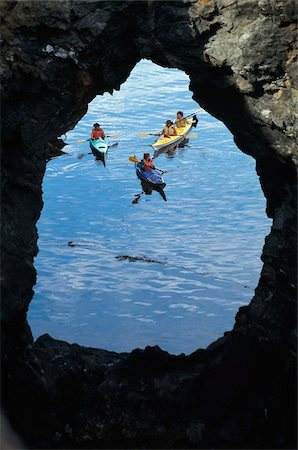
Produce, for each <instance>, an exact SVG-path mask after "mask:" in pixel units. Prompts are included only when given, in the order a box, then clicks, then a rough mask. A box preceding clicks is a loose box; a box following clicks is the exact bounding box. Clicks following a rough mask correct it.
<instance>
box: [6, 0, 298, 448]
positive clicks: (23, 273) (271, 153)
mask: <svg viewBox="0 0 298 450" xmlns="http://www.w3.org/2000/svg"><path fill="white" fill-rule="evenodd" d="M296 13H297V8H296V5H295V2H294V1H291V0H287V1H285V0H284V1H282V0H279V1H277V0H276V1H274V2H272V1H269V0H268V1H267V0H259V1H253V0H198V1H171V2H167V1H164V2H157V1H149V0H148V1H141V2H140V1H123V2H122V1H112V2H104V1H101V2H98V1H84V2H80V1H64V2H60V1H16V2H15V1H2V2H1V9H0V14H1V21H2V25H1V40H2V54H1V74H2V94H1V95H2V115H1V125H2V128H1V132H2V133H1V139H2V146H1V163H2V164H1V165H2V175H1V183H2V205H1V206H2V211H1V212H2V228H1V233H2V236H1V246H2V250H1V258H2V260H3V261H4V263H3V264H2V310H1V313H2V316H1V318H2V319H1V320H2V329H1V332H2V347H3V350H2V383H3V384H4V389H3V395H2V403H3V406H4V409H5V411H6V412H7V415H8V417H9V418H10V420H11V422H12V424H13V426H14V427H15V429H16V430H17V431H18V433H19V434H20V435H21V437H22V438H23V439H24V441H25V443H26V444H27V445H29V446H32V447H35V448H36V447H37V448H107V447H110V448H117V447H118V448H119V447H124V448H127V447H130V448H131V447H138V448H294V447H295V446H296V442H295V440H296V421H295V418H296V395H295V393H294V392H295V389H296V317H297V315H296V277H297V259H296V258H297V252H296V246H297V236H296V225H297V222H296V205H297V203H296V201H297V195H296V181H297V178H296V164H297V141H296V133H297V109H296V105H297V103H296V102H297V48H296V40H297V18H296ZM94 55H96V58H94ZM142 58H148V59H151V60H152V61H153V62H155V63H157V64H159V65H161V66H164V67H175V68H179V69H181V70H184V71H185V72H186V73H187V74H188V75H189V77H190V89H191V90H192V91H193V96H194V99H195V100H196V101H197V102H198V104H200V105H201V106H202V107H203V108H204V109H205V110H206V111H208V112H210V113H211V114H213V115H214V116H215V117H217V118H218V119H220V120H222V121H223V122H224V123H225V124H226V126H227V127H228V128H229V129H230V130H231V132H232V133H233V135H234V139H235V142H236V144H237V145H238V147H239V148H240V149H241V150H242V151H243V152H245V153H247V154H249V155H251V156H252V157H253V158H254V159H255V160H256V171H257V175H258V176H259V178H260V183H261V186H262V189H263V192H264V195H265V197H266V200H267V208H266V212H267V214H268V216H269V217H271V218H272V220H273V226H272V230H271V232H270V234H269V236H267V238H266V241H265V245H264V249H263V254H262V260H263V262H264V265H263V269H262V272H261V276H260V280H259V283H258V286H257V288H256V290H255V295H254V298H253V299H252V301H251V303H250V304H249V305H248V306H246V307H243V308H240V310H239V312H238V314H237V316H236V322H235V326H234V328H233V330H231V332H229V333H226V334H225V336H224V337H223V338H222V339H220V340H219V341H218V342H216V343H214V344H213V345H211V346H210V347H209V348H208V349H207V350H198V352H196V353H194V354H193V355H190V356H189V357H186V356H183V355H182V356H180V357H174V356H171V355H168V354H167V353H166V352H163V351H162V350H160V349H158V348H153V349H152V348H147V349H146V350H144V351H141V350H138V351H134V352H132V353H131V354H121V355H117V354H114V353H110V352H106V351H104V350H95V349H86V348H82V347H79V346H76V345H75V346H70V345H69V344H67V343H61V342H58V341H54V340H52V339H51V338H50V337H48V336H44V337H43V338H41V339H39V340H38V342H36V343H34V342H33V340H32V336H31V332H30V329H29V327H28V325H27V322H26V312H27V309H28V305H29V303H30V301H31V298H32V294H33V291H32V288H33V285H34V283H35V276H36V274H35V269H34V266H33V259H34V256H35V255H36V253H37V231H36V226H35V225H36V221H37V220H38V218H39V215H40V212H41V208H42V189H41V183H42V178H43V175H44V170H45V164H46V159H47V151H48V142H55V139H56V138H57V137H59V136H61V135H62V134H63V133H64V132H66V131H67V130H69V129H72V128H73V127H74V126H75V125H76V123H77V122H78V121H79V120H80V118H81V117H82V116H83V115H84V114H85V112H86V111H87V107H88V103H89V102H90V101H91V100H92V99H93V98H94V97H95V96H96V95H98V94H102V93H104V92H113V90H114V89H119V88H120V86H121V84H122V83H123V82H124V81H125V80H126V79H127V77H128V76H129V74H130V72H131V70H132V68H133V67H134V66H135V64H136V63H137V62H138V61H139V60H140V59H142ZM109 364H110V365H109Z"/></svg>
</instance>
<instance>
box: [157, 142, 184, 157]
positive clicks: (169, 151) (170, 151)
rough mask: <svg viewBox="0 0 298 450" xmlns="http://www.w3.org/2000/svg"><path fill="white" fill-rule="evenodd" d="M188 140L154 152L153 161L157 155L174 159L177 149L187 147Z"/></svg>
mask: <svg viewBox="0 0 298 450" xmlns="http://www.w3.org/2000/svg"><path fill="white" fill-rule="evenodd" d="M188 142H189V139H188V138H185V139H184V140H183V141H181V142H179V144H175V145H170V146H168V147H165V148H161V149H159V150H155V152H154V154H153V159H156V158H157V157H158V156H159V155H162V154H164V155H165V157H166V158H175V156H177V150H178V149H179V148H184V147H187V146H188Z"/></svg>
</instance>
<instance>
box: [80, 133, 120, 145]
mask: <svg viewBox="0 0 298 450" xmlns="http://www.w3.org/2000/svg"><path fill="white" fill-rule="evenodd" d="M118 134H119V133H117V131H113V132H112V133H111V134H107V135H106V137H107V138H110V137H115V136H118ZM88 141H90V138H88V139H79V140H78V141H76V144H83V142H88Z"/></svg>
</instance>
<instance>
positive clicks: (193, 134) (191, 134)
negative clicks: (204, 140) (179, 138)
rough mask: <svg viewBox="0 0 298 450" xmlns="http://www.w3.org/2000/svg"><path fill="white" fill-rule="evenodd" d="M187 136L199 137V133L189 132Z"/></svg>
mask: <svg viewBox="0 0 298 450" xmlns="http://www.w3.org/2000/svg"><path fill="white" fill-rule="evenodd" d="M185 137H187V138H189V137H190V138H191V137H192V138H196V137H198V135H197V134H196V133H189V134H187V135H186V136H185Z"/></svg>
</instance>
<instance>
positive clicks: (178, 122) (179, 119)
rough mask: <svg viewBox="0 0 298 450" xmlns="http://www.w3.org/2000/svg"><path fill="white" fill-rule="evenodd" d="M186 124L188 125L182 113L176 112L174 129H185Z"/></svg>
mask: <svg viewBox="0 0 298 450" xmlns="http://www.w3.org/2000/svg"><path fill="white" fill-rule="evenodd" d="M187 124H188V122H187V120H186V119H185V117H183V112H182V111H178V112H177V114H176V119H175V127H176V128H182V127H186V125H187Z"/></svg>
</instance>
